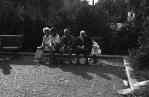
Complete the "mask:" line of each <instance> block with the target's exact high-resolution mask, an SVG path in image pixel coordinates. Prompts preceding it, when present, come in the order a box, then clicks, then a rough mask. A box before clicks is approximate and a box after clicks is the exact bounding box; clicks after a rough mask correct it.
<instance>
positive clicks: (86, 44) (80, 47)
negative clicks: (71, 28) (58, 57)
mask: <svg viewBox="0 0 149 97" xmlns="http://www.w3.org/2000/svg"><path fill="white" fill-rule="evenodd" d="M76 46H77V47H76V50H77V54H85V55H89V54H90V53H91V49H92V40H91V39H90V38H89V37H88V36H87V34H86V32H85V31H84V30H82V31H80V36H79V37H78V40H77V44H76Z"/></svg>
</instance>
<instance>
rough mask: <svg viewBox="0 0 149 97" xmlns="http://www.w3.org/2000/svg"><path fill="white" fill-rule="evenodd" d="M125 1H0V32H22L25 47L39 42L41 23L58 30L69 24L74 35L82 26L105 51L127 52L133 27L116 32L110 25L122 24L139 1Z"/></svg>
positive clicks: (133, 44) (134, 40) (134, 38)
mask: <svg viewBox="0 0 149 97" xmlns="http://www.w3.org/2000/svg"><path fill="white" fill-rule="evenodd" d="M128 1H129V0H128ZM128 1H127V0H100V2H98V3H97V4H96V5H94V6H90V5H88V4H87V2H85V1H84V2H81V1H80V0H58V1H55V0H1V1H0V30H1V33H0V34H18V33H23V34H24V49H25V50H27V49H35V48H36V46H37V45H40V43H41V37H42V30H41V29H42V27H43V26H47V25H48V26H55V27H56V28H57V30H58V32H59V33H61V32H62V30H63V29H64V28H65V27H68V28H70V29H71V30H72V32H73V34H74V35H78V34H79V31H80V30H81V29H84V30H86V31H87V32H88V34H89V35H90V36H92V37H94V36H96V37H98V41H99V43H100V45H101V47H102V49H103V52H104V53H105V54H127V53H128V49H131V48H134V47H135V48H136V44H137V42H138V41H137V39H138V35H139V34H138V31H137V30H136V27H134V28H131V29H129V31H128V30H126V29H125V27H124V29H123V30H121V31H115V30H111V29H110V25H109V24H110V23H111V22H113V23H114V24H115V23H117V22H122V23H125V22H126V19H127V12H128V10H129V7H130V6H133V8H135V9H136V8H138V7H135V6H138V5H137V4H140V3H139V1H138V3H136V2H133V0H131V2H128ZM55 2H56V3H55ZM145 4H146V3H145ZM140 9H141V8H140ZM135 11H136V10H135ZM140 12H141V11H140ZM140 12H139V11H136V13H140ZM139 16H141V15H137V17H139ZM139 23H140V22H139ZM139 23H136V24H139ZM140 25H141V24H139V25H138V27H139V26H140ZM8 28H9V29H8ZM139 29H140V27H139ZM32 37H34V38H32Z"/></svg>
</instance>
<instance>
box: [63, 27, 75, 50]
mask: <svg viewBox="0 0 149 97" xmlns="http://www.w3.org/2000/svg"><path fill="white" fill-rule="evenodd" d="M61 41H62V44H63V51H64V52H68V51H69V50H71V49H72V43H73V36H72V35H71V34H70V31H69V29H67V28H65V29H64V35H63V36H62V38H61Z"/></svg>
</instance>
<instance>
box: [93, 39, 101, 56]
mask: <svg viewBox="0 0 149 97" xmlns="http://www.w3.org/2000/svg"><path fill="white" fill-rule="evenodd" d="M91 55H93V56H94V55H95V56H99V55H101V49H100V46H99V45H98V43H97V42H96V41H95V40H93V45H92V51H91Z"/></svg>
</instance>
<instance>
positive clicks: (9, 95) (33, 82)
mask: <svg viewBox="0 0 149 97" xmlns="http://www.w3.org/2000/svg"><path fill="white" fill-rule="evenodd" d="M31 60H32V57H31V56H30V57H29V56H27V57H19V58H17V59H15V60H14V61H12V62H9V64H10V66H11V67H12V69H11V70H10V74H7V75H6V74H3V72H2V69H1V68H0V97H121V96H120V95H118V94H117V93H116V91H117V90H118V89H122V88H124V86H123V83H122V79H125V75H124V72H123V71H122V68H120V67H114V66H107V65H101V66H74V65H67V66H58V67H49V66H45V65H40V66H37V65H36V64H34V63H32V62H31Z"/></svg>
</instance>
